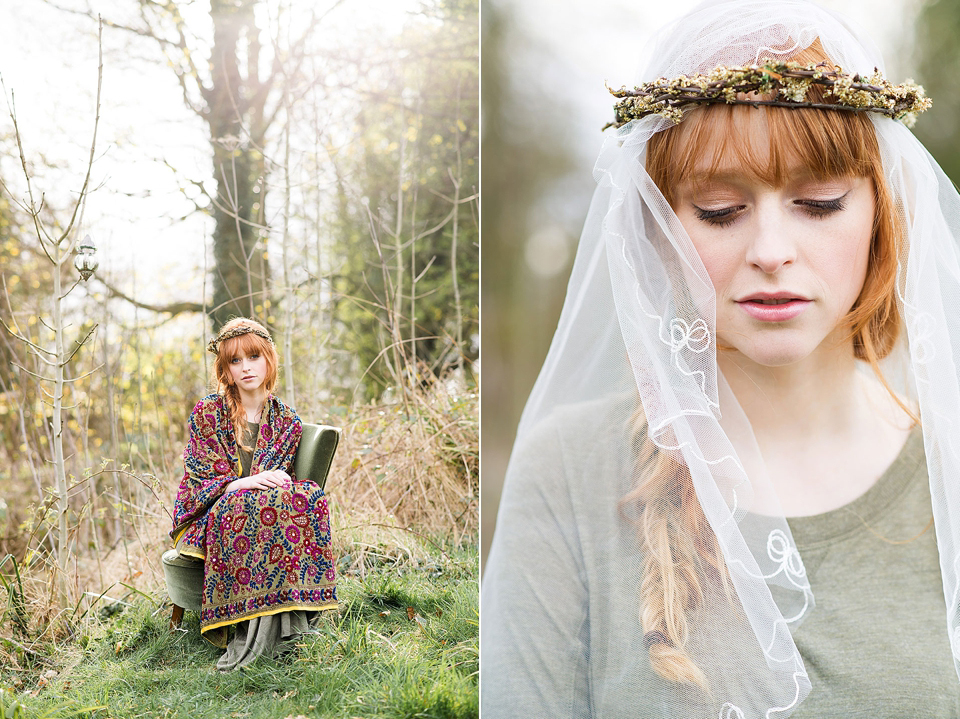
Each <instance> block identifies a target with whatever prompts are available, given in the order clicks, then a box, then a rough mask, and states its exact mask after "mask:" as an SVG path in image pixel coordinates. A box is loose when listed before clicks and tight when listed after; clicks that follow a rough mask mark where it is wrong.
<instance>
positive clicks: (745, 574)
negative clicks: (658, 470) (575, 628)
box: [482, 0, 960, 719]
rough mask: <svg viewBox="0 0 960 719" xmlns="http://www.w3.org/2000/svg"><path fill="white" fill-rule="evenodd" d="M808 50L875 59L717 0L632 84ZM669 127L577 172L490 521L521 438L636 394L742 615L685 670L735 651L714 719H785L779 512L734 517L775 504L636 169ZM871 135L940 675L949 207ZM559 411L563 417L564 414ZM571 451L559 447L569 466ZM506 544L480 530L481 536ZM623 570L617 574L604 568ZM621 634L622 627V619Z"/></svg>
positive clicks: (958, 349)
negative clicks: (547, 323) (931, 564)
mask: <svg viewBox="0 0 960 719" xmlns="http://www.w3.org/2000/svg"><path fill="white" fill-rule="evenodd" d="M815 39H819V41H820V43H821V44H822V46H823V49H824V51H825V52H826V54H827V56H828V57H829V58H830V59H831V60H832V61H833V62H834V63H836V64H838V65H840V66H842V67H843V68H844V69H845V70H847V71H851V72H861V73H864V74H869V73H870V72H872V71H873V70H874V68H878V69H880V70H881V71H882V70H883V61H882V58H881V57H880V55H879V53H878V52H877V50H876V48H875V47H874V46H873V44H872V43H871V42H870V41H869V40H868V39H867V38H865V37H864V36H863V35H862V34H861V33H860V32H858V31H857V30H856V29H855V28H853V27H851V26H850V25H849V24H848V23H847V22H846V21H844V20H843V19H841V18H840V17H838V16H836V15H835V14H833V13H831V12H829V11H826V10H824V9H822V8H820V7H818V6H816V5H814V4H812V3H810V2H806V1H804V0H725V1H724V0H721V1H717V2H706V3H703V4H701V5H700V6H698V7H697V8H696V9H695V10H693V11H692V12H691V13H689V14H688V15H686V16H684V17H682V18H681V19H679V20H677V21H676V22H674V23H673V24H671V25H670V26H668V27H667V28H665V29H664V30H663V31H661V33H660V34H659V35H658V36H657V39H656V41H655V42H654V44H653V45H652V51H650V52H648V53H647V54H648V56H649V57H650V58H651V60H650V61H649V62H648V64H647V65H646V67H644V68H643V69H642V70H641V73H640V75H639V76H638V77H637V78H635V81H636V82H637V83H640V82H643V81H647V80H651V79H654V78H657V77H667V78H671V77H676V76H678V75H683V74H686V75H690V74H694V73H700V72H708V71H710V70H712V69H713V68H715V67H717V66H720V65H726V66H738V65H747V64H751V63H754V62H756V61H757V60H759V59H760V58H764V57H767V58H783V59H789V58H790V57H791V56H792V55H793V54H795V53H796V52H797V51H798V50H800V49H803V48H806V47H808V46H809V45H810V44H811V43H812V42H813V41H814V40H815ZM618 80H619V78H618ZM671 125H672V123H671V122H670V121H668V120H665V119H663V118H661V117H659V116H655V115H654V116H648V117H646V118H644V119H641V120H634V121H632V122H630V123H629V124H628V125H625V126H624V127H622V128H620V129H611V130H607V132H606V140H605V143H604V145H603V149H602V151H601V153H600V156H599V159H598V161H597V164H596V169H595V176H596V179H597V182H598V188H597V190H596V193H595V195H594V198H593V202H592V204H591V208H590V212H589V215H588V217H587V220H586V223H585V226H584V230H583V235H582V237H581V240H580V245H579V249H578V252H577V257H576V261H575V264H574V268H573V272H572V276H571V279H570V283H569V288H568V293H567V298H566V302H565V305H564V309H563V313H562V316H561V319H560V322H559V326H558V328H557V331H556V334H555V337H554V340H553V343H552V345H551V348H550V352H549V355H548V357H547V359H546V361H545V363H544V366H543V369H542V371H541V374H540V377H539V379H538V381H537V383H536V386H535V388H534V390H533V392H532V394H531V396H530V399H529V401H528V403H527V406H526V409H525V411H524V414H523V418H522V421H521V424H520V427H519V430H518V433H517V440H516V445H515V449H514V459H513V460H511V465H510V468H509V469H508V473H507V479H506V483H505V491H504V497H503V502H504V506H503V507H502V509H501V517H503V516H505V515H504V513H506V514H509V513H510V504H511V503H517V502H523V492H525V491H526V492H528V491H531V490H530V489H529V487H528V484H525V480H524V478H523V477H521V476H520V475H521V474H522V473H524V472H525V471H527V470H526V468H527V467H529V463H528V462H523V461H522V460H519V459H517V455H523V454H524V448H525V446H527V445H531V444H533V443H536V442H537V441H538V440H537V436H538V430H537V428H538V427H540V426H542V425H543V424H544V423H545V422H546V423H549V422H550V421H551V418H553V421H557V420H556V418H557V417H558V416H559V417H561V418H564V419H562V420H561V421H562V422H569V421H576V420H570V419H569V417H575V416H577V415H578V414H579V415H580V416H587V417H589V412H587V411H581V410H579V409H578V408H580V407H587V406H589V405H590V403H592V402H596V401H597V400H598V398H603V397H610V396H620V395H625V396H634V397H636V396H637V395H639V397H640V400H641V401H642V406H643V411H644V413H645V415H646V419H647V422H648V428H649V429H648V431H649V436H650V438H651V439H653V441H654V442H655V443H656V444H657V445H658V446H660V447H662V448H669V449H671V450H674V451H678V452H680V453H681V454H682V457H683V461H684V463H685V464H686V466H687V467H688V468H689V472H690V476H691V478H692V480H693V484H694V486H695V488H696V493H697V497H698V499H699V502H700V505H701V506H702V509H703V512H704V514H705V516H706V518H707V520H708V521H709V524H710V527H711V528H712V531H713V533H714V534H715V535H716V538H717V541H718V543H719V545H720V547H721V549H722V552H723V556H724V558H725V561H726V566H727V569H728V571H729V577H730V580H731V583H732V587H733V590H734V591H735V593H736V598H737V600H738V602H739V605H740V607H742V613H743V619H744V622H743V624H742V625H740V626H739V627H738V628H735V629H733V630H732V631H734V634H732V635H730V636H728V637H727V638H726V640H725V641H723V642H719V643H709V642H707V643H705V644H704V645H703V646H704V647H708V648H709V649H703V650H702V652H701V654H700V655H696V656H693V659H694V661H696V662H697V663H699V664H702V665H706V666H713V667H715V668H716V667H720V666H723V665H724V664H725V663H726V662H727V661H728V655H727V654H726V653H725V648H729V647H730V642H736V643H740V645H743V646H746V645H749V646H750V647H753V649H752V650H743V649H742V646H739V647H738V651H739V652H740V654H738V655H737V656H738V657H739V659H738V660H737V661H738V663H737V665H736V666H735V667H732V668H730V670H731V671H735V672H739V674H740V675H741V681H740V686H741V689H742V691H740V692H739V693H738V694H735V695H731V696H718V697H714V698H715V700H716V704H715V706H716V707H718V708H719V709H718V710H719V711H720V712H721V714H720V715H721V716H722V717H730V718H736V717H743V718H745V719H753V718H761V717H763V718H766V717H785V716H789V715H790V714H791V713H792V712H793V710H794V709H796V708H797V707H798V706H799V705H800V703H801V702H802V701H803V699H804V697H805V696H806V695H807V694H808V693H809V692H810V690H811V684H810V680H809V679H808V675H807V672H806V670H805V667H804V662H803V661H802V659H801V656H800V654H799V652H798V650H797V648H796V646H795V644H794V641H793V639H792V636H791V629H792V627H793V626H794V625H797V624H799V623H800V622H802V621H803V619H804V618H805V617H806V616H807V615H809V613H810V612H811V611H815V609H814V596H813V594H812V592H811V590H810V586H809V584H808V582H807V579H806V575H805V571H804V566H803V562H802V560H801V557H800V554H799V553H798V551H797V549H796V546H795V544H794V541H793V538H792V536H791V532H790V528H789V526H788V525H787V522H786V520H785V519H784V517H783V516H782V512H777V511H770V507H769V504H767V505H766V510H765V511H764V513H763V514H758V513H754V512H751V511H749V510H750V507H751V506H752V504H753V502H754V498H756V497H757V496H760V495H761V494H762V496H764V497H771V496H774V497H775V492H773V490H772V487H771V481H770V478H769V477H768V476H767V473H766V469H765V464H764V461H763V457H762V456H761V455H760V453H759V450H758V449H757V445H756V442H755V440H754V439H753V432H752V430H751V427H750V425H749V422H748V421H747V419H746V416H745V415H744V413H743V412H742V410H741V409H740V408H739V406H738V404H737V401H736V398H735V397H734V396H733V394H732V392H731V391H730V390H729V388H728V387H727V386H726V383H725V381H724V378H723V376H722V375H721V374H720V373H719V371H718V368H717V359H716V351H717V348H716V342H715V331H714V330H715V317H714V311H715V294H714V289H713V286H712V284H711V281H710V279H709V277H708V276H707V273H706V271H705V270H704V267H703V265H702V263H701V262H700V259H699V257H698V255H697V253H696V252H695V250H694V248H693V245H692V244H691V242H690V239H689V238H688V237H687V235H686V233H685V232H684V230H683V228H682V227H681V225H680V222H679V221H678V219H677V217H676V215H675V214H674V212H673V210H672V209H671V207H670V206H669V204H668V203H667V202H666V201H665V200H664V198H663V196H662V194H661V192H660V191H659V190H658V188H657V187H656V186H655V184H654V182H653V181H652V180H651V178H650V176H649V175H648V174H647V171H646V169H645V159H646V148H647V143H648V141H649V139H650V138H651V137H652V136H653V135H654V134H656V133H658V132H660V131H662V130H664V129H665V128H667V127H670V126H671ZM873 125H874V127H875V130H876V134H877V138H878V141H879V144H880V148H881V152H882V157H883V172H884V176H885V178H886V181H887V183H888V185H889V189H890V192H891V195H892V197H893V200H894V204H895V206H896V208H897V212H899V213H900V219H901V221H902V224H903V226H904V227H905V230H906V253H905V256H904V257H903V258H902V260H901V262H900V266H899V275H898V282H897V287H898V295H899V299H900V302H901V312H902V316H903V318H904V322H905V328H906V332H905V333H904V335H903V336H902V337H901V340H900V343H899V346H898V347H897V348H896V349H895V351H894V352H893V353H892V355H891V357H890V359H889V360H888V361H887V362H888V367H887V369H888V372H889V376H888V379H889V380H890V381H891V382H892V383H894V384H895V385H896V386H897V389H898V391H899V392H900V393H901V394H902V395H903V396H905V397H907V398H908V401H910V402H911V403H913V404H914V406H915V407H917V408H918V410H919V414H920V416H921V418H922V427H923V437H924V448H925V452H926V458H927V464H928V470H929V478H930V486H931V492H932V499H933V510H934V518H935V525H936V536H937V543H938V547H939V551H940V557H941V573H942V579H943V588H944V595H945V597H946V606H945V608H944V619H945V627H944V629H945V631H947V632H948V633H949V637H950V643H951V647H952V649H953V652H954V659H955V662H957V661H958V659H960V594H958V592H960V586H958V563H960V367H958V364H957V363H958V360H960V312H957V311H956V308H957V307H958V306H960V251H958V240H960V196H958V194H957V191H956V190H955V188H954V186H953V184H952V183H951V182H950V180H949V179H948V178H947V177H946V176H945V175H944V174H943V172H942V171H941V170H940V168H939V167H938V166H937V164H936V162H935V161H934V160H933V159H932V158H931V157H930V155H929V154H928V153H927V152H926V150H925V149H924V148H923V146H922V145H921V144H920V143H919V142H918V141H917V140H916V139H915V137H914V136H913V135H912V133H911V132H910V131H909V130H908V129H907V128H906V127H904V126H903V125H902V124H901V123H899V122H896V121H894V120H891V119H889V118H886V117H883V116H879V115H877V116H874V118H873ZM564 408H572V409H569V411H568V414H567V415H564V412H565V409H564ZM610 434H612V435H617V433H616V432H615V431H613V430H611V431H610ZM586 451H588V450H587V449H585V448H583V447H577V446H570V447H561V452H563V453H570V454H571V455H572V454H575V453H577V452H581V453H582V452H586ZM632 451H633V448H632V447H631V445H630V441H629V433H624V434H623V435H622V438H621V439H610V440H609V441H608V442H607V443H606V444H605V446H604V452H605V453H609V452H620V453H622V454H623V456H624V457H628V456H629V455H630V454H631V452H632ZM623 464H624V465H625V466H626V465H628V464H629V462H627V461H626V460H624V462H623ZM605 483H606V484H605ZM524 487H527V488H526V489H525V488H524ZM623 491H624V486H623V485H622V484H618V483H616V482H608V478H604V477H597V478H596V484H595V485H592V486H591V487H590V489H589V494H590V497H591V499H594V500H595V499H596V498H597V497H598V496H602V497H604V500H603V501H608V502H610V503H612V504H614V505H615V504H616V503H617V502H618V501H620V500H621V499H622V496H623ZM778 515H780V516H778ZM509 531H510V529H509V527H500V528H498V533H499V532H509ZM571 541H574V540H571ZM498 544H499V542H498V538H497V537H495V539H494V548H493V551H492V553H491V556H490V560H489V562H488V576H487V578H485V581H484V588H483V604H482V606H483V614H484V617H483V621H487V618H488V617H493V616H494V615H495V614H496V613H497V612H499V611H501V609H502V608H503V606H504V604H503V603H504V602H508V601H510V599H509V596H504V592H501V591H500V590H499V584H498V583H499V581H500V580H499V578H498V574H497V571H496V563H497V562H498V556H499V554H498V552H499V551H500V550H498ZM605 550H606V551H605V552H604V553H602V556H603V558H604V561H608V560H609V557H610V555H611V554H615V553H616V552H618V551H627V550H626V549H625V548H624V547H621V545H619V544H617V542H613V541H612V543H611V545H610V546H609V547H607V548H605ZM591 555H592V556H601V555H600V554H599V553H597V552H591ZM610 561H611V564H612V560H610ZM491 570H492V571H491ZM637 570H638V568H637V567H636V566H635V565H631V564H630V563H628V562H625V563H624V565H623V567H622V569H619V570H617V571H623V572H636V571H637ZM584 571H589V570H584ZM636 581H637V582H638V583H639V581H640V577H639V576H637V577H636ZM622 621H624V622H629V621H633V622H636V621H637V617H636V614H633V615H632V616H625V617H623V619H622ZM616 631H617V630H616V629H615V628H614V629H613V630H612V632H613V633H616ZM487 637H488V635H487V634H484V640H483V641H484V646H483V652H484V654H483V656H482V661H483V662H486V661H488V659H489V660H490V661H496V655H497V652H496V647H494V646H490V645H487V644H486V642H487ZM493 641H496V640H495V639H494V640H493ZM611 641H613V639H611ZM744 652H745V653H744ZM744 657H746V658H744ZM751 657H752V658H751ZM657 701H659V702H661V706H662V712H661V715H662V716H677V717H682V716H685V715H684V714H681V713H680V712H682V711H683V710H684V709H683V705H682V702H677V703H671V701H670V700H669V698H668V699H666V700H664V699H663V698H662V697H660V698H659V699H657ZM572 713H573V714H576V713H578V712H576V711H573V712H572ZM650 714H651V715H652V714H653V712H650ZM640 715H642V716H646V715H647V714H645V713H643V712H640Z"/></svg>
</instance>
